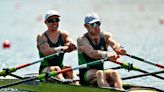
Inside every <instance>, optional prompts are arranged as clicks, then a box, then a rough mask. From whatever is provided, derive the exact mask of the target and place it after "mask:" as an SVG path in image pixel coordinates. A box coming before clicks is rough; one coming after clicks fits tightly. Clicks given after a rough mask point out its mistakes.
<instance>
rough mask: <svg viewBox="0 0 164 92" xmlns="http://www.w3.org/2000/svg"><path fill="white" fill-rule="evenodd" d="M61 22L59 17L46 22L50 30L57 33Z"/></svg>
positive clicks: (52, 17) (50, 18)
mask: <svg viewBox="0 0 164 92" xmlns="http://www.w3.org/2000/svg"><path fill="white" fill-rule="evenodd" d="M59 22H60V19H59V16H51V17H49V18H48V19H47V20H46V21H45V23H46V25H47V27H48V30H53V31H56V30H57V29H58V26H59Z"/></svg>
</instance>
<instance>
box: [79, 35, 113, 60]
mask: <svg viewBox="0 0 164 92" xmlns="http://www.w3.org/2000/svg"><path fill="white" fill-rule="evenodd" d="M77 44H78V50H79V52H84V53H85V54H86V55H88V56H89V57H91V58H94V59H102V58H103V57H102V55H103V54H106V57H108V59H109V60H116V58H115V55H113V54H111V53H109V52H107V51H101V50H94V49H93V47H92V46H91V45H90V44H89V41H88V40H87V39H86V38H85V37H79V38H78V39H77Z"/></svg>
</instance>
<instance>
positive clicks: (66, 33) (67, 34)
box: [59, 30, 70, 36]
mask: <svg viewBox="0 0 164 92" xmlns="http://www.w3.org/2000/svg"><path fill="white" fill-rule="evenodd" d="M59 32H60V33H61V35H62V36H69V35H70V34H69V32H68V31H67V30H59Z"/></svg>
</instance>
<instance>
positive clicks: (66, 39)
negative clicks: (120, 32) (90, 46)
mask: <svg viewBox="0 0 164 92" xmlns="http://www.w3.org/2000/svg"><path fill="white" fill-rule="evenodd" d="M60 17H61V16H60V14H59V13H58V12H57V11H54V10H50V11H48V12H46V14H45V20H44V23H45V24H46V26H47V30H46V31H45V32H44V33H42V34H38V36H37V48H38V51H39V55H40V57H44V56H47V55H50V54H53V53H59V54H58V55H56V56H54V57H53V58H51V59H47V60H45V61H44V62H41V65H40V69H39V73H44V72H51V71H60V70H61V69H62V68H63V67H64V65H63V58H64V53H67V52H72V51H74V50H76V46H75V44H74V42H73V40H72V38H71V37H70V34H69V33H68V32H67V31H63V30H60V29H58V27H59V22H60ZM61 52H64V53H61ZM67 67H70V66H67ZM66 76H68V77H67V78H73V71H72V73H71V74H69V75H66ZM56 77H57V78H58V79H60V80H64V79H65V77H64V76H63V74H58V75H57V76H56ZM77 84H78V83H77Z"/></svg>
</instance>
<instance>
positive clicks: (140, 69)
mask: <svg viewBox="0 0 164 92" xmlns="http://www.w3.org/2000/svg"><path fill="white" fill-rule="evenodd" d="M137 71H140V72H142V73H149V72H147V71H144V70H141V69H138V70H137ZM151 76H154V77H156V78H159V79H162V80H164V78H163V77H161V76H158V75H155V74H152V75H151Z"/></svg>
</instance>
